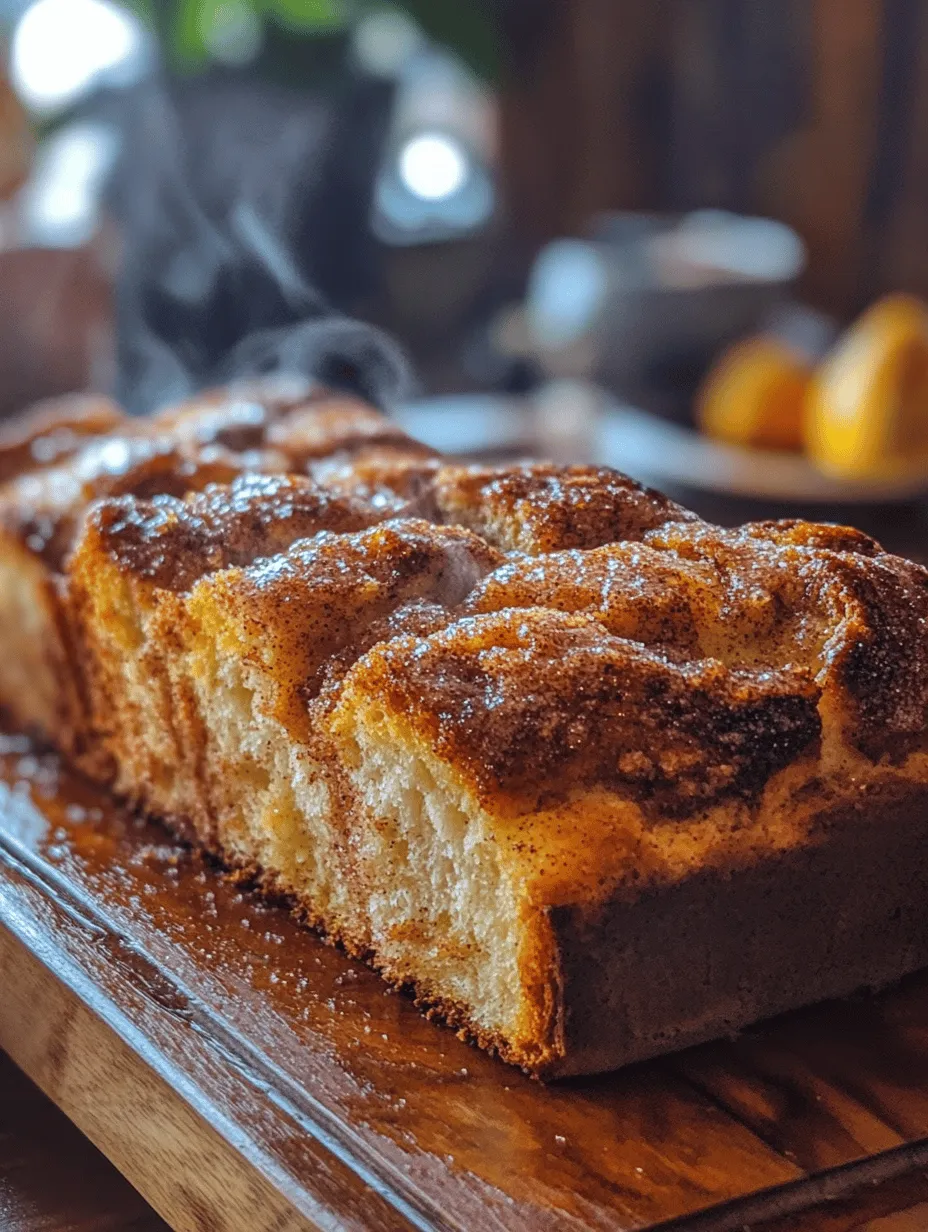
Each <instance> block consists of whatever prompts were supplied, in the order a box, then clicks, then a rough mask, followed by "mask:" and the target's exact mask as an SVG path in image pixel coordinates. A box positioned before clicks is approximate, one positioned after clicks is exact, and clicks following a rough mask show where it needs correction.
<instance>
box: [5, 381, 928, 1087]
mask: <svg viewBox="0 0 928 1232" xmlns="http://www.w3.org/2000/svg"><path fill="white" fill-rule="evenodd" d="M119 431H120V432H121V433H122V435H118V434H116V435H114V434H111V435H109V436H104V437H101V438H100V439H99V440H97V441H95V442H91V443H90V444H89V445H87V446H85V447H84V448H83V449H78V450H77V451H76V452H74V453H73V456H71V457H70V458H68V459H67V460H65V461H64V462H58V463H57V464H56V465H54V466H49V467H46V468H44V469H42V468H40V467H38V466H35V465H33V466H32V467H31V470H30V472H29V473H28V474H25V475H22V476H20V477H18V478H14V479H13V480H11V481H8V483H7V484H6V485H5V486H4V488H3V489H2V490H0V570H2V571H3V574H4V580H3V582H2V583H0V604H3V605H4V609H5V610H4V612H3V617H2V624H0V628H2V630H3V637H4V639H5V640H6V645H5V646H4V647H3V655H2V656H0V697H2V700H3V701H4V702H5V703H6V704H7V705H8V706H9V707H10V708H11V709H12V710H13V712H14V713H15V714H16V715H17V717H18V719H19V721H20V722H22V723H26V724H29V725H32V726H34V727H38V728H40V729H41V730H42V731H44V733H45V734H46V735H47V736H48V737H49V738H50V739H52V740H53V741H55V742H56V743H57V744H58V745H59V746H60V747H61V748H62V749H63V750H64V751H65V752H66V753H67V754H68V755H69V756H70V757H71V758H73V759H74V760H75V761H76V762H77V763H78V764H79V765H80V766H82V767H83V769H84V770H85V771H86V772H87V773H89V774H91V775H92V776H93V777H95V778H96V779H98V780H99V781H100V782H102V783H105V784H106V785H108V786H110V787H111V788H112V789H113V790H114V791H116V792H117V793H118V794H119V795H120V796H121V797H124V798H126V799H128V800H130V801H132V802H133V803H134V804H135V805H136V806H138V807H139V808H141V809H143V810H145V811H146V812H147V813H149V814H152V815H154V816H157V817H160V818H162V819H163V820H164V821H165V822H166V823H167V824H168V825H169V826H170V827H171V828H172V829H174V830H175V831H176V832H177V833H179V834H181V835H183V836H185V837H187V838H189V839H191V840H192V841H194V842H196V843H198V844H200V845H201V846H203V847H204V848H205V849H207V850H208V851H210V852H212V853H214V854H215V855H216V856H218V857H219V858H221V859H222V860H223V861H224V862H226V863H227V864H228V865H229V866H231V867H234V868H237V869H240V870H243V871H244V872H245V873H247V875H249V876H250V877H252V878H254V880H255V881H256V882H257V883H258V884H259V885H260V886H262V887H263V888H264V889H265V890H266V891H268V892H271V893H274V894H283V895H284V896H286V897H287V898H288V899H289V900H290V901H291V902H292V903H293V905H294V907H295V909H297V910H298V911H299V913H300V914H301V915H302V916H303V917H304V918H305V919H306V920H307V921H309V922H310V923H312V924H313V925H314V926H315V927H317V928H319V929H320V930H322V931H323V932H324V933H325V934H327V935H328V936H329V937H331V938H333V939H336V940H339V941H340V942H342V943H343V944H344V945H345V946H346V947H347V948H348V949H349V950H350V951H351V952H352V953H354V954H357V955H359V956H364V957H365V958H367V959H369V960H370V961H371V962H372V963H374V964H375V965H376V966H377V967H378V968H379V969H381V970H382V971H383V973H384V974H385V976H386V977H387V978H388V979H390V980H391V981H394V982H396V983H402V984H409V985H411V986H412V987H413V988H414V989H415V991H416V993H417V995H418V997H419V998H420V999H421V1002H422V1004H423V1005H424V1006H427V1007H428V1008H429V1009H430V1011H433V1012H436V1013H437V1014H439V1015H440V1016H441V1017H443V1018H444V1019H446V1020H447V1021H449V1022H450V1023H452V1024H453V1025H454V1026H456V1027H458V1028H460V1029H461V1030H462V1031H464V1032H466V1033H467V1034H468V1035H469V1036H470V1037H472V1038H474V1039H476V1040H477V1041H478V1042H479V1043H481V1044H482V1045H483V1046H485V1047H488V1048H492V1049H495V1050H496V1051H498V1052H499V1053H500V1054H501V1055H502V1056H503V1057H504V1058H505V1059H506V1060H509V1061H512V1062H515V1063H517V1064H519V1065H521V1066H523V1067H524V1068H526V1069H528V1070H530V1071H532V1072H533V1073H536V1074H539V1075H542V1076H557V1075H563V1074H576V1073H588V1072H595V1071H597V1070H603V1069H609V1068H613V1067H616V1066H619V1065H622V1064H624V1063H626V1062H629V1061H633V1060H638V1059H641V1058H644V1057H648V1056H652V1055H655V1054H657V1053H661V1052H664V1051H668V1050H670V1049H674V1048H678V1047H682V1046H684V1045H686V1044H689V1043H693V1042H696V1041H699V1040H704V1039H707V1038H711V1037H713V1036H716V1035H719V1034H723V1033H727V1032H731V1031H734V1030H737V1029H738V1028H740V1027H742V1026H744V1025H745V1024H747V1023H749V1022H752V1021H754V1020H755V1019H757V1018H760V1017H763V1016H765V1015H768V1014H771V1013H775V1012H779V1011H781V1010H785V1009H788V1008H791V1007H794V1006H798V1005H801V1004H804V1003H806V1002H810V1001H814V1000H818V999H820V998H822V997H827V996H835V995H843V994H846V993H849V992H851V991H853V990H855V989H858V988H861V987H865V986H878V985H881V984H884V983H886V982H888V981H890V980H893V979H895V978H898V977H899V976H900V975H902V974H903V973H905V972H908V971H911V970H914V969H916V968H918V967H920V966H923V965H928V895H926V893H925V885H926V882H928V842H926V835H928V749H926V731H928V727H926V719H928V643H926V620H928V572H926V571H925V570H923V569H922V568H920V567H919V566H917V565H914V564H911V563H909V562H907V561H904V560H901V559H899V558H897V557H894V556H891V555H888V554H887V553H885V552H883V551H882V550H881V549H880V548H879V546H878V545H877V544H876V543H874V542H873V541H872V540H870V539H868V538H867V537H866V536H864V535H862V534H860V533H858V532H856V531H853V530H849V529H846V528H839V527H830V526H815V525H811V524H808V523H802V522H777V523H756V524H751V525H747V526H744V527H742V528H740V529H738V530H736V531H726V530H721V529H719V528H717V527H713V526H710V525H708V524H706V523H704V522H701V521H699V520H698V519H696V518H695V517H694V516H693V515H691V514H689V513H687V512H686V511H685V510H683V509H681V508H680V507H679V506H677V505H675V504H673V503H672V502H671V501H668V500H667V499H665V498H664V497H662V496H660V495H659V494H657V493H654V492H650V491H648V490H646V489H643V488H641V487H640V486H639V485H637V484H635V483H633V482H632V481H630V480H628V479H626V478H625V477H623V476H622V475H620V474H618V473H616V472H614V471H609V470H605V469H596V468H583V467H568V468H557V467H553V466H547V465H526V466H515V467H504V468H499V469H493V468H477V467H465V466H459V465H455V464H452V463H449V462H446V461H445V460H443V459H441V458H439V457H437V456H435V455H434V454H432V453H431V452H430V451H428V450H427V449H425V448H424V447H422V446H419V445H417V444H416V443H415V442H412V441H410V440H408V439H407V438H404V437H403V436H402V434H401V433H399V432H398V431H397V429H396V428H395V427H393V426H392V425H391V424H389V422H388V421H386V420H384V419H383V418H382V417H380V416H378V415H377V414H376V413H375V412H372V411H370V410H369V409H367V408H364V407H360V406H358V405H357V404H345V403H344V401H343V400H342V401H340V402H336V401H335V400H334V399H326V398H325V397H324V396H321V395H320V396H318V397H316V398H315V399H314V400H313V399H309V400H307V399H306V397H305V396H304V397H303V398H302V399H301V398H299V397H295V396H292V397H290V398H289V399H286V398H282V397H281V396H280V394H279V393H275V394H274V396H271V395H270V394H268V393H267V392H266V391H265V392H262V391H260V390H257V391H256V390H252V391H250V393H249V394H248V396H247V397H246V396H245V395H244V394H243V395H241V396H238V397H236V398H231V397H229V398H226V400H225V401H222V400H221V399H219V398H218V397H216V398H212V399H209V398H207V399H204V400H203V402H201V403H200V404H198V405H197V406H191V407H185V408H182V409H180V410H178V411H174V412H167V413H165V414H163V415H162V416H160V417H159V418H158V419H157V420H154V421H148V422H147V423H145V424H133V423H130V424H122V425H121V426H120V429H119ZM117 454H119V455H120V456H121V457H123V459H124V462H123V464H122V465H121V467H118V468H117V467H113V466H110V468H109V469H107V467H106V465H104V464H101V463H100V461H99V459H100V458H101V457H108V458H110V460H111V462H112V461H114V460H115V459H116V456H117ZM14 659H15V661H16V665H11V661H13V660H14ZM17 665H18V666H17Z"/></svg>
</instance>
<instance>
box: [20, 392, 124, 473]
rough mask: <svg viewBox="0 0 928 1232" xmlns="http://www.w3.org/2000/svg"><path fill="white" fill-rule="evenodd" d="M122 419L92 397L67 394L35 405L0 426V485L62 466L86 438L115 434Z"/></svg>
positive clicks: (112, 408) (113, 407)
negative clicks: (16, 477) (28, 472)
mask: <svg viewBox="0 0 928 1232" xmlns="http://www.w3.org/2000/svg"><path fill="white" fill-rule="evenodd" d="M125 422H126V417H125V415H124V414H123V413H122V411H120V409H119V407H118V406H117V405H116V404H115V402H111V401H110V399H109V398H103V397H100V396H99V395H96V394H71V395H69V396H68V397H65V398H52V399H49V400H48V401H46V402H39V403H37V404H36V405H35V406H33V407H30V409H29V410H28V411H27V412H26V413H25V414H23V415H20V416H18V417H17V418H16V419H13V420H10V421H8V422H5V423H3V424H0V483H5V482H6V481H7V480H8V479H12V478H13V477H14V476H16V475H22V474H25V473H26V472H27V471H34V470H39V469H41V468H42V467H46V466H52V465H59V464H60V463H62V462H65V461H66V460H67V459H68V458H70V457H73V455H74V454H75V453H76V452H77V451H78V450H79V449H80V448H82V446H83V445H85V444H86V442H87V440H88V439H89V438H90V437H94V436H105V435H107V434H108V433H111V432H115V431H117V430H118V429H119V428H120V427H122V426H123V425H124V424H125Z"/></svg>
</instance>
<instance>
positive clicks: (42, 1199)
mask: <svg viewBox="0 0 928 1232" xmlns="http://www.w3.org/2000/svg"><path fill="white" fill-rule="evenodd" d="M710 1226H711V1225H708V1224H703V1223H702V1222H701V1221H699V1220H697V1221H696V1227H698V1228H700V1229H702V1228H704V1227H705V1229H706V1232H708V1230H709V1228H710ZM0 1229H2V1232H123V1230H125V1232H167V1225H166V1224H165V1223H163V1222H162V1220H161V1219H159V1218H158V1216H157V1215H156V1214H155V1213H154V1212H153V1211H152V1210H151V1209H150V1207H148V1206H147V1205H146V1203H145V1202H144V1201H143V1200H142V1198H141V1197H140V1196H139V1195H138V1194H137V1193H136V1192H135V1190H134V1189H132V1187H131V1186H130V1185H129V1184H128V1183H127V1182H126V1181H125V1180H123V1178H122V1177H121V1176H120V1175H119V1173H118V1172H117V1171H116V1170H115V1168H113V1167H112V1165H110V1164H109V1163H108V1162H107V1161H106V1160H105V1159H104V1158H103V1156H102V1155H101V1154H100V1153H99V1152H98V1151H97V1150H96V1149H95V1148H94V1147H93V1146H92V1145H91V1144H90V1143H89V1142H88V1141H87V1139H86V1138H84V1137H82V1135H81V1134H80V1133H79V1132H78V1131H77V1130H76V1129H75V1128H74V1126H73V1125H71V1124H70V1122H69V1121H68V1120H67V1119H66V1118H65V1117H64V1116H63V1114H62V1113H60V1112H59V1111H58V1109H57V1108H55V1107H54V1105H53V1104H51V1103H50V1102H49V1101H48V1100H47V1099H46V1098H45V1096H44V1095H42V1093H41V1092H40V1091H39V1090H38V1089H37V1088H36V1087H34V1086H33V1085H32V1083H30V1082H29V1081H28V1079H26V1078H25V1077H24V1076H23V1075H22V1074H21V1073H20V1072H19V1071H18V1070H17V1069H16V1068H15V1067H14V1066H13V1065H12V1063H11V1062H10V1061H9V1060H8V1059H7V1058H6V1057H5V1056H3V1054H0ZM926 1229H928V1173H925V1172H922V1171H918V1172H913V1173H909V1174H907V1175H905V1176H902V1177H897V1178H896V1179H895V1180H892V1181H887V1182H884V1183H883V1184H881V1185H876V1186H873V1187H864V1188H862V1189H861V1190H859V1191H858V1192H857V1193H855V1194H854V1195H853V1196H852V1197H850V1198H844V1199H842V1200H840V1201H837V1202H830V1203H829V1202H825V1203H823V1204H822V1205H821V1206H820V1207H818V1208H817V1209H816V1210H815V1211H807V1212H806V1213H805V1214H803V1215H801V1216H796V1217H793V1218H791V1219H785V1220H781V1221H778V1222H777V1223H775V1224H766V1225H764V1226H763V1227H762V1226H761V1225H753V1226H751V1227H750V1229H749V1230H746V1232H926ZM204 1232H207V1230H206V1229H204Z"/></svg>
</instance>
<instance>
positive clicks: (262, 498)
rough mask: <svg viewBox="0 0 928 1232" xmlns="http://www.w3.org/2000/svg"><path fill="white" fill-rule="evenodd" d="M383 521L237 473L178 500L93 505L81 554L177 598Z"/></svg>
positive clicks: (298, 488) (286, 480)
mask: <svg viewBox="0 0 928 1232" xmlns="http://www.w3.org/2000/svg"><path fill="white" fill-rule="evenodd" d="M384 516H385V512H384V511H383V510H382V509H377V508H375V507H374V506H372V505H370V504H368V503H366V502H364V501H361V500H358V499H356V498H352V497H340V496H338V495H336V494H335V493H334V492H332V491H329V490H328V489H326V488H323V487H321V486H320V485H319V484H316V483H313V482H312V480H310V479H304V478H302V477H300V476H296V475H256V474H244V475H239V476H237V477H236V478H235V479H234V480H233V481H232V483H231V484H210V485H208V486H207V487H206V488H204V489H203V491H202V492H191V493H188V494H187V496H186V497H185V498H184V499H183V500H178V499H177V498H176V497H173V496H158V497H156V498H155V499H154V500H150V501H144V500H139V499H138V498H137V497H123V498H121V499H119V500H105V501H101V502H100V503H99V504H97V505H96V507H95V508H94V509H93V510H92V511H91V513H90V515H89V517H88V521H87V526H86V531H85V536H84V543H83V544H82V548H83V550H84V551H99V552H102V553H104V554H106V555H108V556H109V557H110V559H111V560H112V562H113V563H114V564H115V565H116V567H117V568H119V569H121V570H124V571H125V572H126V573H128V574H131V575H133V576H134V577H136V578H139V579H144V580H146V581H147V582H149V583H151V584H152V585H153V586H157V587H160V588H162V589H164V590H173V591H181V590H188V589H189V588H190V587H191V586H192V585H193V583H194V582H196V581H197V580H198V579H199V578H201V577H203V576H204V575H205V574H206V573H211V572H216V571H217V570H219V569H226V568H229V567H230V566H233V565H236V566H244V565H248V564H251V563H252V562H253V561H255V560H257V559H258V558H260V557H263V556H273V555H275V554H276V553H278V552H283V551H285V550H286V549H287V548H288V547H289V546H290V544H292V543H293V542H294V541H295V540H297V539H303V538H307V537H311V536H313V535H316V534H318V533H319V532H320V531H323V530H328V531H333V532H339V533H342V532H347V531H356V530H362V529H363V528H364V527H367V526H370V525H372V524H373V523H374V522H377V521H380V520H381V519H382V518H383V517H384ZM91 539H92V540H93V546H92V547H90V546H89V544H88V541H89V540H91ZM91 568H92V566H91Z"/></svg>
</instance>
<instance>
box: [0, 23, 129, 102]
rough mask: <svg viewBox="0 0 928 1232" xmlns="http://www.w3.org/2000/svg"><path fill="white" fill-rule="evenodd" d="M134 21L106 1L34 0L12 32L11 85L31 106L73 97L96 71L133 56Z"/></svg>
mask: <svg viewBox="0 0 928 1232" xmlns="http://www.w3.org/2000/svg"><path fill="white" fill-rule="evenodd" d="M142 39H143V36H142V31H141V27H140V26H139V24H138V22H137V21H136V20H135V19H134V18H133V17H132V16H131V15H130V14H128V13H126V12H124V11H123V9H121V8H120V7H119V6H118V5H116V4H111V3H110V2H109V0H36V3H34V4H32V5H31V6H30V7H29V8H28V9H27V10H26V12H25V13H24V14H23V16H22V17H21V18H20V21H19V23H18V25H17V26H16V29H15V31H14V33H13V41H12V46H11V49H10V63H11V69H12V77H13V84H14V86H15V87H16V90H17V93H18V94H19V96H20V98H22V100H23V102H24V103H25V104H26V105H27V106H29V107H32V108H33V109H34V110H36V111H56V110H58V109H59V108H62V107H66V106H67V105H68V104H69V103H72V102H74V101H75V100H76V99H77V98H79V97H80V96H81V94H83V93H84V91H85V90H87V88H88V87H89V86H90V85H91V83H92V82H93V80H94V78H95V77H97V76H98V75H99V74H100V73H103V72H106V71H108V70H110V69H114V68H116V67H117V66H119V65H122V64H127V63H129V62H133V61H136V62H137V61H138V60H139V59H140V56H141V52H142Z"/></svg>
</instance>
